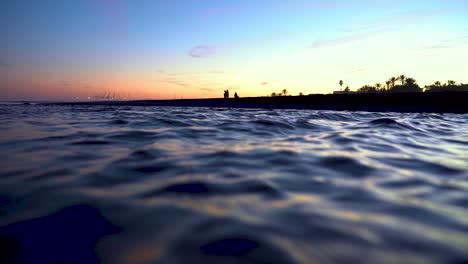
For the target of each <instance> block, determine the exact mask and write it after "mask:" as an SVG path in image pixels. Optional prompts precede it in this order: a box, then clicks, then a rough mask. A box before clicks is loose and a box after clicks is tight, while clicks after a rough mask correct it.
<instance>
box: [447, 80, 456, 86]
mask: <svg viewBox="0 0 468 264" xmlns="http://www.w3.org/2000/svg"><path fill="white" fill-rule="evenodd" d="M456 83H457V82H456V81H453V80H448V81H447V84H448V85H449V86H453V85H455V84H456Z"/></svg>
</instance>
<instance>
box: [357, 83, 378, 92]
mask: <svg viewBox="0 0 468 264" xmlns="http://www.w3.org/2000/svg"><path fill="white" fill-rule="evenodd" d="M357 91H358V93H376V92H378V91H377V89H376V88H375V87H373V86H370V85H364V86H363V87H361V88H359V89H358V90H357Z"/></svg>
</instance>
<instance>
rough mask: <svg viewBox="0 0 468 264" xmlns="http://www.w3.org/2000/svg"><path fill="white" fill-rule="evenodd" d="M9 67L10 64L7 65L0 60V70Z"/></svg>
mask: <svg viewBox="0 0 468 264" xmlns="http://www.w3.org/2000/svg"><path fill="white" fill-rule="evenodd" d="M9 67H11V64H8V63H6V62H4V61H2V60H0V68H9Z"/></svg>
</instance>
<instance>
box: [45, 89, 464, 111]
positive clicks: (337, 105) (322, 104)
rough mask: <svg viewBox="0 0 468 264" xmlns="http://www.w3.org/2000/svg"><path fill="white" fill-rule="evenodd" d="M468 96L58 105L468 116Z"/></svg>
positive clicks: (361, 95) (430, 94)
mask: <svg viewBox="0 0 468 264" xmlns="http://www.w3.org/2000/svg"><path fill="white" fill-rule="evenodd" d="M466 102H468V92H465V91H461V92H438V93H437V92H424V93H422V92H420V93H414V92H407V93H341V94H313V95H303V96H276V97H246V98H215V99H179V100H138V101H87V102H63V103H53V104H54V105H70V106H80V105H81V106H83V105H105V106H178V107H214V108H222V107H228V108H263V109H310V110H334V111H369V112H413V113H421V112H427V113H458V114H466V113H468V104H467V103H466Z"/></svg>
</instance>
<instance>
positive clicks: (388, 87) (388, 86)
mask: <svg viewBox="0 0 468 264" xmlns="http://www.w3.org/2000/svg"><path fill="white" fill-rule="evenodd" d="M385 84H386V85H387V90H390V84H392V82H391V81H390V80H388V81H386V82H385Z"/></svg>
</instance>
